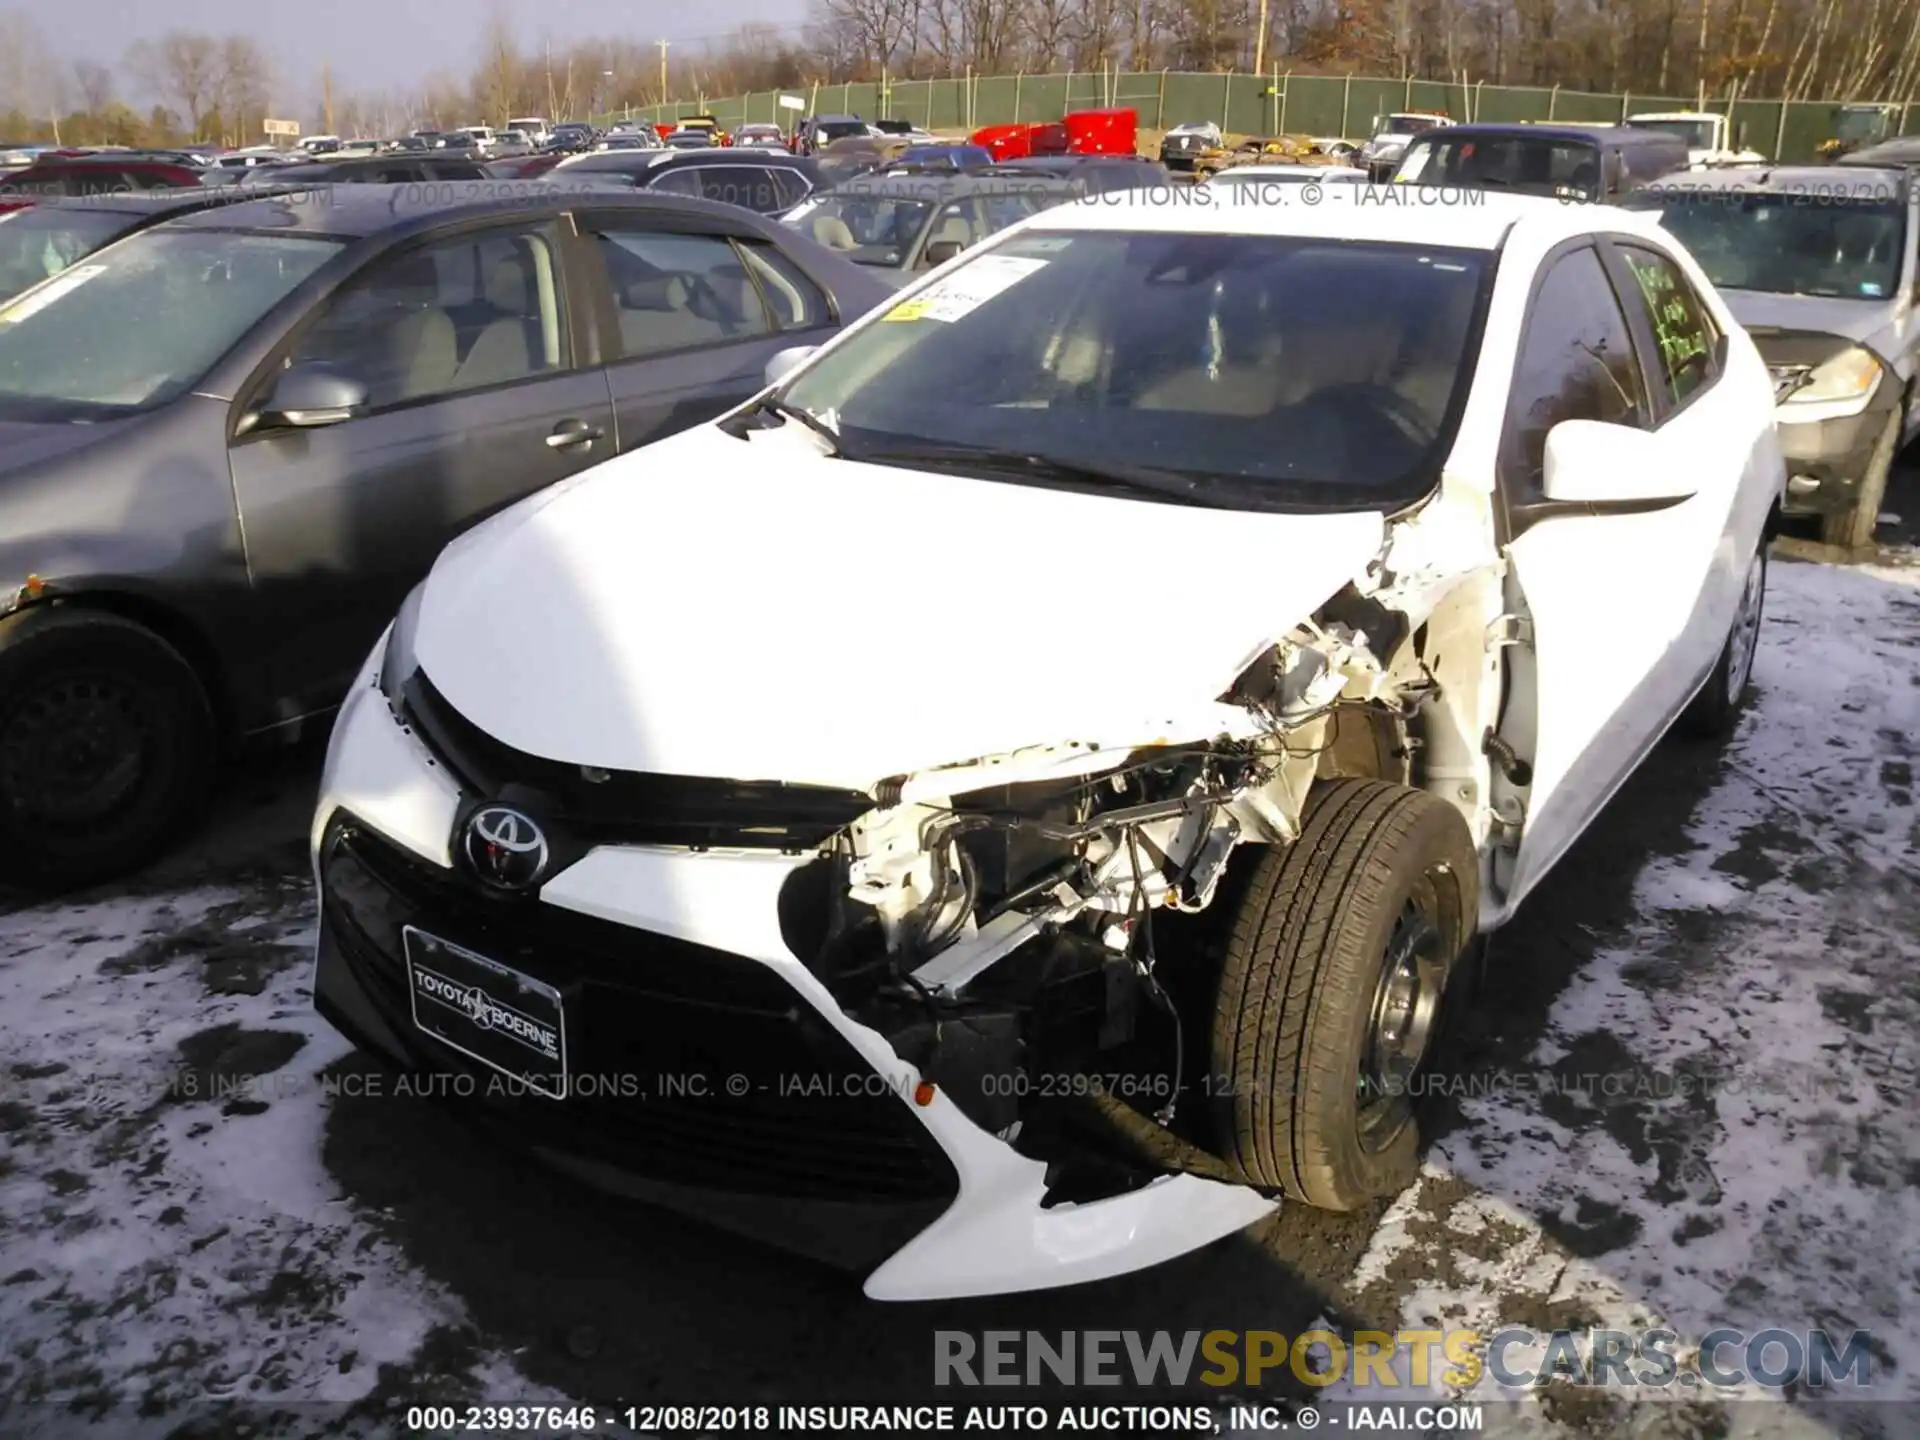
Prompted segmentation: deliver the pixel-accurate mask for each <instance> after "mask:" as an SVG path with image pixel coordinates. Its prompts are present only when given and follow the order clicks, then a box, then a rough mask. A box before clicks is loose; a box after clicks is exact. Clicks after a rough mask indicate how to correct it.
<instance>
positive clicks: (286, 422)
mask: <svg viewBox="0 0 1920 1440" xmlns="http://www.w3.org/2000/svg"><path fill="white" fill-rule="evenodd" d="M366 403H367V387H366V385H365V383H364V382H362V381H360V380H357V379H355V378H354V377H353V376H351V375H348V374H346V373H345V372H343V371H341V370H338V369H335V368H334V367H332V366H330V365H316V364H309V365H295V366H293V367H292V368H291V369H289V370H287V371H285V372H284V373H283V374H282V375H281V376H280V379H279V382H278V383H277V384H275V385H274V387H273V391H272V393H271V394H269V395H268V396H267V398H266V402H265V403H264V404H263V405H262V406H261V407H260V418H259V421H258V422H257V423H258V424H260V425H263V426H274V427H286V428H290V429H296V430H311V429H315V428H317V427H319V426H322V425H338V424H339V423H340V422H341V421H342V420H351V419H353V417H354V416H356V415H358V414H359V413H360V412H361V410H362V409H363V408H364V407H365V405H366Z"/></svg>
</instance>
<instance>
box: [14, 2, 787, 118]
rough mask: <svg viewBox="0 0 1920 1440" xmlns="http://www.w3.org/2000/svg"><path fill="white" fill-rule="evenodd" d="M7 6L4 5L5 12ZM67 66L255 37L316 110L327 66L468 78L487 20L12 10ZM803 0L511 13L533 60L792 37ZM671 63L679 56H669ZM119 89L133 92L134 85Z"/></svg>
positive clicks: (399, 81)
mask: <svg viewBox="0 0 1920 1440" xmlns="http://www.w3.org/2000/svg"><path fill="white" fill-rule="evenodd" d="M4 3H5V0H0V4H4ZM14 3H15V4H17V5H18V6H19V7H20V8H21V9H23V10H24V11H25V12H26V13H27V14H29V15H31V16H32V17H33V18H34V20H36V21H37V22H38V24H39V27H40V29H41V30H42V31H43V32H44V33H45V34H46V36H47V38H48V40H49V42H50V43H51V44H52V45H53V46H54V47H55V48H57V49H58V50H60V51H61V52H62V53H63V54H64V55H65V57H66V58H67V59H69V60H71V59H74V58H78V57H80V56H90V57H92V58H96V59H99V60H101V61H103V62H109V63H114V64H115V69H116V72H118V71H119V70H121V69H122V68H123V67H121V66H120V65H118V63H117V62H118V60H119V58H120V57H119V55H118V54H114V53H110V52H109V51H107V50H106V49H105V48H103V46H102V44H101V37H106V36H111V37H113V42H114V43H117V44H119V45H121V46H124V45H126V44H130V43H131V42H133V41H135V40H139V39H150V38H154V37H157V36H159V35H161V34H163V33H164V32H166V31H167V30H170V29H182V30H201V31H206V32H208V33H211V34H216V35H223V34H228V33H232V32H236V31H240V32H245V33H248V34H251V35H253V36H254V37H255V38H256V39H257V40H258V41H259V42H260V43H261V45H262V46H263V47H264V48H265V49H266V50H267V52H268V54H270V55H271V56H272V57H273V58H274V60H275V62H276V63H277V64H278V65H279V66H280V68H281V70H282V72H283V73H284V75H285V77H286V81H287V85H288V88H289V89H291V90H293V91H294V92H295V94H294V96H292V97H290V98H294V99H296V100H297V101H298V102H299V103H301V104H309V103H311V101H312V99H313V98H314V97H316V96H317V95H318V94H319V89H320V81H319V75H320V70H321V67H322V66H323V65H330V66H331V67H332V69H333V83H334V89H335V92H336V94H338V93H342V92H348V91H362V92H373V91H385V90H392V89H396V88H401V87H406V86H410V85H412V84H413V83H415V82H417V81H419V80H421V79H423V78H424V77H426V76H428V75H430V74H432V73H434V72H435V71H448V72H450V73H452V74H454V75H460V76H464V75H465V74H466V73H467V72H468V71H470V70H471V69H472V67H473V64H474V62H475V59H476V58H477V52H478V48H479V44H480V34H481V31H482V29H483V27H484V25H485V23H486V20H487V18H488V15H489V13H490V12H489V10H488V8H487V6H486V4H485V3H483V0H467V3H465V4H461V5H458V6H449V5H447V4H445V3H444V0H440V3H436V0H326V3H325V4H324V5H315V4H313V3H311V0H310V3H308V4H291V5H276V6H260V5H256V4H246V3H242V0H163V3H161V4H157V5H153V6H150V7H149V6H133V5H129V4H127V3H126V0H60V3H59V4H57V5H56V4H55V3H54V0H14ZM807 9H808V7H807V4H806V0H724V3H721V4H718V5H689V4H675V3H671V0H539V3H537V4H532V5H518V6H510V7H506V13H507V14H508V15H509V16H510V18H513V19H514V20H515V21H516V22H517V28H518V29H519V31H520V35H521V39H522V42H523V43H524V44H525V45H526V47H527V48H528V49H529V50H537V49H538V48H539V47H540V45H541V44H542V42H543V41H546V40H550V41H552V42H553V43H554V44H555V45H556V46H557V45H560V44H562V43H564V42H565V41H567V40H569V39H572V38H575V37H583V36H599V35H625V36H628V37H630V38H632V39H635V40H642V41H648V42H651V41H654V40H662V39H664V40H672V41H680V42H693V43H697V42H699V41H701V40H703V39H708V40H717V39H721V38H724V37H725V36H726V35H727V34H728V33H729V32H731V31H732V30H734V29H736V28H737V27H739V26H741V25H745V24H749V23H763V24H772V25H779V26H782V27H787V28H797V27H798V26H799V25H800V24H801V23H802V22H803V20H804V19H805V17H806V14H807ZM668 56H669V59H670V60H671V59H672V58H673V51H672V50H671V48H670V49H669V52H668ZM121 83H122V85H123V86H124V87H126V88H128V89H132V88H133V84H134V82H133V80H132V78H131V77H128V76H122V77H121Z"/></svg>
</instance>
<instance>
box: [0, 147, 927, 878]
mask: <svg viewBox="0 0 1920 1440" xmlns="http://www.w3.org/2000/svg"><path fill="white" fill-rule="evenodd" d="M888 293H889V291H888V289H887V287H886V286H884V285H882V284H880V283H879V282H878V281H877V280H876V279H875V278H874V277H872V276H871V275H869V274H868V273H866V272H865V271H863V270H862V269H861V268H860V267H858V266H856V265H852V264H850V263H848V262H847V261H845V260H843V259H841V258H840V257H838V256H835V255H833V254H831V253H829V252H828V251H826V250H825V249H822V248H821V247H819V246H817V245H815V244H813V243H812V242H811V241H809V240H807V239H806V238H805V237H800V236H796V235H795V234H794V233H793V232H792V231H790V230H787V229H784V228H783V227H781V226H779V225H777V224H774V223H772V222H769V221H766V220H763V219H761V218H760V217H759V216H756V215H753V214H751V213H749V212H747V211H744V210H740V209H737V208H733V207H729V206H723V205H717V204H712V203H708V202H705V201H701V200H695V199H682V198H678V197H673V196H666V195H656V194H645V193H633V192H625V191H603V190H599V189H594V188H585V187H571V188H569V187H561V186H555V185H544V184H539V183H532V184H521V183H507V182H497V181H496V182H486V183H446V184H438V185H424V186H422V185H412V186H384V185H352V186H339V187H332V188H329V189H327V190H325V191H321V192H314V193H312V194H309V195H304V196H286V195H283V196H275V197H271V198H261V199H257V200H249V201H246V202H244V203H241V204H232V205H226V206H221V207H218V208H216V209H212V210H207V211H203V212H200V213H196V214H192V215H188V216H184V217H181V218H177V219H173V220H169V221H166V222H164V223H162V224H159V225H155V226H152V227H150V228H147V229H144V230H142V231H140V232H139V233H138V234H136V235H133V236H131V237H129V238H128V239H125V240H122V241H120V242H119V243H117V244H114V245H111V246H109V247H107V248H106V249H104V250H101V251H99V252H97V253H96V254H94V255H91V256H88V257H86V258H85V259H84V260H83V261H82V262H81V263H79V264H76V265H74V266H72V267H71V268H68V269H66V270H65V271H63V272H62V273H60V274H58V275H56V276H54V277H52V278H51V279H48V280H47V281H45V282H44V283H42V284H40V285H37V286H34V287H33V288H32V289H29V290H27V291H26V292H25V293H24V294H22V295H20V296H18V297H17V298H15V299H14V300H12V301H11V302H9V303H6V304H5V305H4V306H0V855H4V857H5V859H6V862H7V870H6V872H5V873H6V874H7V876H8V878H9V879H14V880H18V879H27V880H31V881H35V882H40V883H56V884H57V883H74V882H80V881H87V880H93V879H99V878H104V877H107V876H109V875H112V874H114V873H116V872H118V871H121V870H123V869H125V868H128V867H130V866H132V865H134V864H136V863H138V862H140V861H141V860H142V859H144V858H145V857H147V856H149V855H151V854H152V853H154V852H155V851H156V850H158V849H159V848H161V847H162V846H164V845H166V844H168V843H170V842H171V841H173V840H174V839H175V838H176V837H177V836H179V835H180V834H181V833H182V831H183V829H184V828H185V826H186V825H187V823H188V821H189V820H190V818H191V816H192V813H193V811H194V809H195V807H196V806H197V805H198V804H199V802H200V801H201V800H202V799H203V798H204V796H205V794H206V793H207V791H208V788H209V780H210V777H211V773H212V770H213V767H214V762H215V759H216V757H217V756H218V754H219V753H220V752H221V750H222V748H223V747H224V746H226V745H229V744H231V742H233V741H237V740H239V739H242V738H245V737H249V736H262V735H279V736H285V737H289V738H290V737H292V736H293V735H296V734H297V733H299V732H300V730H301V729H302V728H304V727H305V726H306V725H307V724H308V723H309V722H312V721H316V720H319V719H320V718H322V717H324V716H325V715H326V714H327V713H328V712H329V711H331V710H332V708H333V707H334V706H335V705H336V704H337V702H338V701H339V700H340V698H341V696H342V694H343V693H344V691H345V688H346V686H347V685H348V684H349V683H350V681H351V679H352V676H353V674H354V671H355V669H356V668H357V667H358V665H359V664H360V662H361V660H362V659H363V657H364V656H365V654H366V652H367V650H368V648H369V647H370V646H371V645H372V644H373V642H374V640H375V639H376V638H378V636H379V633H380V631H381V629H382V627H383V626H384V625H385V624H386V623H387V621H388V619H389V618H390V617H391V616H392V614H393V612H394V610H395V608H396V607H397V606H398V604H399V602H400V601H401V599H402V598H404V596H405V595H406V593H407V591H408V590H409V589H411V588H412V586H413V585H414V584H415V583H417V582H418V580H419V579H420V578H421V576H422V575H424V574H425V572H426V570H427V569H428V567H429V565H430V564H431V562H432V560H433V558H434V556H435V555H436V554H437V553H438V552H439V550H440V549H441V547H442V546H444V545H445V544H446V543H447V541H448V540H450V539H451V538H452V537H454V536H455V535H457V534H458V533H460V532H461V531H462V530H464V529H465V528H467V527H468V526H470V525H472V524H473V523H475V522H476V521H478V520H480V519H482V518H484V517H485V516H487V515H490V514H492V513H493V512H495V511H497V510H499V509H501V508H502V507H504V506H506V505H509V504H511V503H512V502H514V501H516V500H518V499H520V498H522V497H523V496H525V495H528V494H530V493H532V492H533V491H536V490H538V489H540V488H542V487H543V486H546V485H551V484H553V483H555V482H556V481H560V480H564V479H566V478H567V477H569V476H571V475H574V474H577V473H578V472H579V471H581V470H583V469H585V468H587V467H588V466H590V465H593V464H594V463H595V462H597V461H599V460H602V459H605V458H607V457H609V456H612V455H615V454H617V453H619V452H621V451H623V450H630V449H634V448H636V447H638V446H641V445H644V444H646V443H647V442H648V441H651V440H655V439H658V438H660V437H661V436H663V435H667V434H670V433H672V432H674V431H676V430H680V429H684V428H686V427H687V426H691V425H695V424H698V423H700V422H702V421H705V420H710V419H712V418H714V417H715V416H717V415H719V414H721V413H723V412H724V411H726V410H728V409H730V408H732V407H733V406H734V405H736V404H738V403H740V402H741V401H743V400H745V399H747V398H749V397H750V396H751V395H752V394H754V393H755V392H756V391H758V390H759V389H761V388H762V384H763V375H764V372H765V368H766V364H767V361H768V360H769V359H770V358H771V357H772V356H773V355H774V354H775V353H776V352H778V351H780V350H782V349H785V348H787V347H789V346H796V345H806V344H813V343H817V342H819V341H821V340H823V339H825V338H826V337H827V336H828V335H829V334H830V333H831V332H832V331H834V330H835V329H837V328H838V327H839V326H840V325H841V324H842V323H844V322H845V321H847V320H850V319H851V318H853V317H855V316H857V315H859V314H861V313H863V312H864V311H866V310H867V309H869V308H871V307H872V306H873V305H875V304H877V303H878V302H879V301H880V300H882V299H883V298H885V297H886V296H887V294H888ZM699 480H700V477H699V476H687V475H663V476H660V477H659V483H662V484H674V485H679V484H698V483H699ZM648 543H649V538H648V537H647V536H644V535H635V536H634V537H633V545H634V559H635V563H636V564H641V563H644V557H645V553H646V546H647V545H648ZM716 562H717V563H723V556H722V552H721V551H720V550H719V549H716ZM684 598H685V597H675V596H665V595H663V596H662V597H661V601H662V604H663V605H664V606H668V607H670V606H672V605H674V604H676V603H680V602H681V601H682V600H684ZM500 600H501V606H502V612H503V614H504V613H506V612H508V611H510V610H511V609H512V606H513V597H512V596H511V595H504V594H503V595H502V596H501V597H500ZM638 618H640V617H636V619H638Z"/></svg>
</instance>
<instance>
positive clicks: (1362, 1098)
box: [1209, 779, 1480, 1210]
mask: <svg viewBox="0 0 1920 1440" xmlns="http://www.w3.org/2000/svg"><path fill="white" fill-rule="evenodd" d="M1303 819H1304V823H1303V826H1302V833H1301V835H1300V838H1299V839H1298V840H1297V841H1295V842H1294V843H1293V844H1292V845H1289V846H1285V847H1276V848H1274V849H1272V850H1270V851H1268V852H1267V854H1266V855H1265V856H1263V857H1262V859H1261V861H1260V865H1259V868H1258V870H1256V871H1255V873H1254V875H1253V877H1252V882H1251V884H1250V886H1249V887H1248V890H1247V893H1246V895H1245V897H1244V898H1243V899H1242V901H1241V904H1240V910H1239V913H1238V915H1237V916H1236V917H1235V923H1234V926H1233V932H1232V936H1231V939H1230V940H1229V941H1228V945H1227V953H1226V961H1225V964H1224V966H1223V968H1222V973H1221V981H1220V990H1219V996H1218V1000H1217V1002H1216V1005H1215V1009H1214V1020H1213V1036H1212V1065H1211V1068H1210V1081H1209V1083H1210V1086H1213V1087H1217V1088H1215V1089H1214V1091H1213V1100H1212V1103H1213V1106H1214V1110H1215V1119H1216V1124H1217V1128H1218V1131H1219V1140H1220V1148H1221V1154H1222V1156H1223V1158H1225V1159H1226V1160H1227V1161H1228V1162H1229V1163H1230V1164H1232V1165H1233V1166H1234V1167H1235V1168H1237V1169H1238V1170H1240V1171H1241V1172H1242V1173H1243V1174H1244V1175H1245V1176H1246V1177H1247V1180H1248V1181H1249V1183H1251V1184H1255V1185H1260V1186H1264V1187H1270V1188H1277V1189H1279V1190H1282V1191H1284V1192H1285V1193H1286V1194H1287V1195H1289V1196H1291V1197H1293V1198H1294V1199H1297V1200H1304V1201H1306V1202H1307V1203H1309V1204H1312V1205H1317V1206H1320V1207H1321V1208H1323V1209H1328V1210H1352V1209H1355V1208H1358V1207H1359V1206H1361V1205H1364V1204H1366V1203H1367V1202H1368V1201H1370V1200H1373V1199H1375V1198H1377V1197H1379V1196H1382V1195H1390V1194H1394V1193H1397V1192H1398V1191H1399V1190H1401V1189H1403V1188H1405V1186H1406V1185H1407V1184H1409V1183H1410V1182H1411V1181H1412V1180H1413V1178H1414V1175H1415V1173H1416V1172H1417V1170H1418V1168H1419V1157H1420V1137H1419V1134H1418V1126H1417V1122H1416V1119H1415V1114H1414V1103H1413V1102H1414V1099H1415V1092H1416V1090H1417V1088H1418V1085H1417V1081H1418V1077H1419V1075H1420V1073H1421V1072H1422V1071H1423V1069H1424V1066H1425V1064H1426V1062H1427V1061H1428V1060H1429V1059H1430V1058H1431V1053H1432V1048H1433V1041H1434V1037H1435V1035H1436V1032H1437V1031H1438V1028H1439V1026H1438V1020H1439V1008H1440V1004H1441V1000H1442V997H1443V996H1444V995H1445V993H1446V990H1447V986H1448V981H1449V979H1450V977H1451V974H1452V971H1453V965H1454V962H1455V960H1456V959H1457V958H1458V957H1459V956H1460V954H1461V952H1462V951H1463V950H1464V949H1465V948H1466V947H1467V944H1468V942H1469V941H1470V940H1471V939H1472V937H1473V934H1474V932H1475V928H1476V924H1477V921H1478V916H1479V903H1480V898H1479V897H1480V886H1479V867H1478V858H1477V855H1476V853H1475V850H1474V844H1473V838H1472V836H1471V835H1470V834H1469V833H1468V831H1467V826H1466V822H1465V821H1464V820H1463V819H1462V818H1461V816H1460V814H1459V813H1458V812H1457V811H1455V810H1454V809H1453V808H1452V807H1450V806H1448V805H1446V804H1445V803H1443V802H1442V801H1440V800H1437V799H1435V798H1434V797H1433V796H1431V795H1428V794H1427V793H1425V792H1424V791H1420V790H1411V789H1408V788H1406V787H1404V786H1400V785H1391V784H1387V783H1386V782H1384V781H1379V780H1355V779H1342V780H1333V781H1329V782H1325V783H1323V784H1322V785H1320V786H1319V787H1318V788H1317V789H1316V790H1315V791H1314V793H1313V795H1312V796H1311V797H1310V798H1309V800H1308V802H1307V807H1306V814H1305V816H1304V817H1303Z"/></svg>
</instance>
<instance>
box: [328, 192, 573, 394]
mask: <svg viewBox="0 0 1920 1440" xmlns="http://www.w3.org/2000/svg"><path fill="white" fill-rule="evenodd" d="M554 255H555V251H554V247H553V244H552V237H551V234H550V233H549V232H548V230H547V228H546V227H545V226H536V227H528V228H525V229H514V230H505V231H501V230H493V231H482V232H479V233H476V234H468V235H462V236H459V237H457V238H454V239H449V240H441V241H435V242H432V243H429V244H426V245H421V246H417V247H415V248H414V249H411V250H408V251H406V252H404V253H403V254H400V255H397V256H392V257H387V258H383V259H381V260H377V261H375V262H374V264H373V265H372V266H371V267H370V268H369V269H368V270H366V271H365V272H363V273H362V274H361V275H359V276H356V277H355V278H354V279H353V280H352V281H350V282H349V283H348V284H347V285H346V286H344V287H342V289H341V291H340V292H339V294H338V295H336V296H335V297H334V300H333V303H332V304H331V305H330V306H329V307H328V309H327V313H326V314H325V315H323V316H322V317H321V318H320V320H319V322H318V323H316V324H315V325H314V326H313V327H312V328H311V329H309V330H308V331H307V333H306V334H305V335H303V336H302V337H301V338H300V341H299V344H298V345H297V346H296V348H295V350H294V352H293V355H292V357H291V360H292V363H317V364H325V365H331V366H336V367H339V368H341V369H343V370H345V371H346V372H347V373H349V374H351V375H352V376H354V378H356V379H358V380H360V381H361V382H363V383H364V384H365V385H366V386H367V405H368V408H369V409H375V410H378V409H383V408H386V407H389V406H393V405H402V404H407V403H410V402H413V401H418V400H426V399H431V398H433V397H436V396H440V395H451V394H456V393H459V392H461V391H467V390H478V389H483V388H485V387H487V386H492V385H504V384H509V383H511V382H513V381H516V380H530V379H533V378H535V377H537V376H540V375H546V374H552V373H555V372H558V371H560V370H564V369H565V368H567V365H568V364H569V361H570V356H569V351H568V344H567V331H566V315H565V307H564V306H563V304H562V303H561V296H560V279H559V272H558V267H557V266H556V263H555V259H554Z"/></svg>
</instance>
